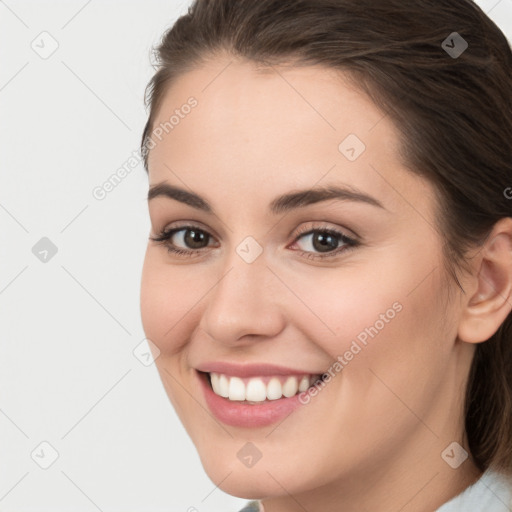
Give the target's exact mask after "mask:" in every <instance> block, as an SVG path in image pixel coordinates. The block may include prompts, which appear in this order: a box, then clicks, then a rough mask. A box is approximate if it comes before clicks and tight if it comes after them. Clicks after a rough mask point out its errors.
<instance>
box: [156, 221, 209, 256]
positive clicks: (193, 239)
mask: <svg viewBox="0 0 512 512" xmlns="http://www.w3.org/2000/svg"><path fill="white" fill-rule="evenodd" d="M211 238H212V236H211V235H210V234H209V233H208V232H206V231H205V230H204V229H201V228H199V227H198V226H193V225H188V226H182V227H178V228H171V229H167V230H163V231H161V232H160V233H159V234H158V235H157V236H156V237H150V240H153V241H154V242H157V243H162V244H163V245H164V246H165V247H166V248H167V250H168V251H169V252H170V253H173V254H179V255H180V256H193V255H194V254H197V253H199V252H201V251H202V249H204V248H205V247H207V246H208V242H209V241H210V239H211ZM179 245H181V246H182V247H183V248H182V247H179Z"/></svg>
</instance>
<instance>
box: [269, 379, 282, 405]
mask: <svg viewBox="0 0 512 512" xmlns="http://www.w3.org/2000/svg"><path fill="white" fill-rule="evenodd" d="M282 396H283V386H281V382H280V381H279V379H278V378H277V377H272V378H271V379H270V380H269V382H268V384H267V398H268V399H269V400H277V399H278V398H281V397H282Z"/></svg>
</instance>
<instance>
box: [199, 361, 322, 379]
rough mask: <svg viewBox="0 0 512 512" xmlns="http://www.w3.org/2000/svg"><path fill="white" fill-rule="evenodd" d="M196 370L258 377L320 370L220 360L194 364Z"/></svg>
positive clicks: (314, 373)
mask: <svg viewBox="0 0 512 512" xmlns="http://www.w3.org/2000/svg"><path fill="white" fill-rule="evenodd" d="M196 370H199V371H200V372H206V373H211V372H214V373H222V374H225V375H231V376H234V377H242V378H243V377H246V378H249V377H258V376H264V375H320V374H321V372H311V371H309V370H301V369H298V368H288V367H285V366H280V365H275V364H269V363H251V364H239V363H230V362H222V361H212V362H208V363H203V364H200V365H199V366H196Z"/></svg>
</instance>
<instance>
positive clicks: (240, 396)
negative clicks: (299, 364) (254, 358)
mask: <svg viewBox="0 0 512 512" xmlns="http://www.w3.org/2000/svg"><path fill="white" fill-rule="evenodd" d="M208 376H209V382H210V385H211V388H212V390H213V392H214V393H215V394H216V395H218V396H220V397H223V398H227V399H228V400H231V401H237V402H240V401H241V402H246V403H254V404H257V403H262V402H265V401H269V400H279V399H280V398H283V397H285V398H289V397H292V396H294V395H296V394H297V393H300V392H303V391H306V390H307V389H308V388H309V387H310V386H311V385H312V384H314V383H315V382H316V381H317V380H319V379H320V378H321V375H319V374H318V375H310V374H302V375H264V376H259V377H250V378H242V377H235V376H230V375H226V374H224V373H217V372H210V373H208Z"/></svg>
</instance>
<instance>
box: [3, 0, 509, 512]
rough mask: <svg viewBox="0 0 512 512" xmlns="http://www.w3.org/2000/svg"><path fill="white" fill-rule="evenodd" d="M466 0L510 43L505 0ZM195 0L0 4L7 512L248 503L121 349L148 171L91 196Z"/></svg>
mask: <svg viewBox="0 0 512 512" xmlns="http://www.w3.org/2000/svg"><path fill="white" fill-rule="evenodd" d="M477 3H478V4H479V5H480V6H481V7H482V8H483V9H484V11H486V12H487V13H489V15H490V17H491V18H492V19H493V20H494V21H495V22H496V23H497V24H498V25H499V26H500V28H501V29H502V30H503V31H504V32H505V34H506V36H507V37H508V38H509V40H512V0H482V1H479V2H477ZM189 4H190V2H189V1H187V0H184V1H181V2H180V1H179V0H167V1H163V0H149V1H139V2H135V1H133V0H132V1H130V2H128V1H125V2H122V3H121V2H114V1H105V0H103V1H100V0H92V1H91V0H89V1H86V0H80V1H77V0H73V1H60V2H49V1H45V2H40V1H23V2H22V1H19V0H18V1H14V0H5V1H0V52H1V53H0V62H1V65H0V105H1V111H0V112H1V118H0V119H1V120H0V130H1V132H0V141H1V142H0V144H1V146H0V177H1V181H0V227H1V240H2V242H1V243H0V262H1V265H0V340H1V341H0V511H2V512H10V511H15V512H28V511H31V512H32V511H33V512H36V511H50V510H51V511H53V512H57V511H66V512H69V511H79V512H81V511H83V512H88V511H91V512H94V511H98V510H99V511H104V512H107V511H108V512H112V511H123V512H127V511H138V512H143V511H164V510H165V511H172V512H180V511H183V512H186V511H187V510H192V509H191V508H190V507H195V509H196V510H197V511H198V512H214V511H216V512H220V511H223V512H224V511H225V512H234V511H237V510H239V509H240V508H241V507H242V505H243V504H244V503H245V502H246V500H242V499H238V498H234V497H231V496H228V495H226V494H225V493H223V492H222V491H220V490H219V489H217V488H216V486H215V485H214V483H212V482H211V481H210V480H209V478H208V477H207V476H206V474H205V473H204V471H203V469H202V466H201V464H200V461H199V457H198V455H197V453H196V450H195V448H194V446H193V444H192V442H191V441H190V439H189V438H188V436H187V434H186V432H185V431H184V429H183V427H182V425H181V423H180V422H179V420H178V418H177V416H176V414H175V412H174V410H173V409H172V407H171V404H170V402H169V400H168V398H167V396H166V394H165V392H164V390H163V386H162V384H161V382H160V379H159V377H158V374H157V372H156V369H155V367H154V365H150V366H144V365H143V364H142V363H141V362H140V361H139V360H138V359H137V358H136V357H135V356H134V354H133V350H134V349H135V347H137V346H138V345H139V344H140V343H141V341H142V340H143V339H144V332H143V329H142V324H141V321H140V310H139V289H140V273H141V267H142V262H143V257H144V251H145V247H146V242H147V237H148V235H149V219H148V214H147V207H146V194H147V186H148V182H147V175H146V173H145V172H144V170H143V167H142V165H137V166H136V167H135V168H134V169H133V170H132V171H131V172H130V173H129V174H128V175H127V176H126V178H125V179H124V180H123V181H122V182H121V183H120V184H119V185H118V186H117V187H116V188H115V189H114V190H112V191H111V192H110V193H108V194H107V195H106V197H105V198H104V199H103V200H98V199H96V198H95V197H94V196H93V194H92V191H93V189H94V188H95V187H97V186H101V185H102V184H103V183H104V182H105V181H106V180H108V179H109V177H110V176H111V175H112V174H113V173H115V172H116V170H117V169H119V167H121V166H122V165H123V164H125V163H126V162H127V161H128V159H129V158H130V157H131V156H133V155H134V154H136V153H134V152H136V151H137V150H138V147H139V142H140V137H141V133H142V129H143V127H144V123H145V121H146V111H145V109H144V105H143V93H144V87H145V85H146V83H147V82H148V80H149V78H150V77H151V75H152V73H153V69H152V68H151V66H150V49H151V46H152V45H155V44H157V43H158V41H159V39H160V37H161V35H162V33H163V31H164V30H165V29H166V28H167V27H168V26H170V25H171V24H172V23H173V22H174V20H175V19H176V18H177V17H178V16H179V15H181V14H184V13H185V12H186V10H187V8H188V5H189ZM456 29H457V27H454V31H456ZM43 31H47V32H48V33H49V34H51V38H53V39H54V40H55V41H56V42H57V43H58V48H57V50H56V51H55V53H53V54H52V55H51V56H50V57H48V58H46V59H43V58H41V57H40V56H39V55H38V54H37V53H36V52H35V51H34V50H33V49H32V47H31V44H33V43H32V42H33V41H34V40H35V43H34V44H39V46H40V47H42V46H43V43H41V37H46V38H47V39H45V40H44V47H45V48H46V49H48V48H51V46H50V45H51V40H50V39H48V37H49V36H39V35H40V34H41V32H43ZM40 51H43V49H42V48H41V50H40ZM43 237H47V238H49V239H50V240H51V241H52V243H53V244H54V245H55V246H56V247H57V250H58V252H57V253H56V254H55V255H54V256H53V257H52V258H51V259H49V261H47V262H46V263H44V262H41V261H40V260H39V259H38V258H36V256H35V255H34V254H33V252H32V248H33V246H34V245H35V244H36V243H37V242H38V241H39V240H40V239H41V238H43ZM144 347H145V345H143V346H142V348H144ZM43 441H46V442H48V443H50V445H51V446H52V447H53V449H55V450H56V451H57V452H58V455H59V456H58V458H57V459H56V461H55V462H54V463H53V464H52V465H51V466H50V467H49V468H48V469H42V468H41V467H39V465H38V464H37V463H36V462H35V460H37V461H38V462H39V463H40V464H44V463H45V461H47V462H49V461H50V460H51V449H50V448H48V446H46V445H42V446H39V445H40V443H41V442H43ZM34 450H35V452H34ZM31 454H32V456H31ZM32 457H33V458H32Z"/></svg>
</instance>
